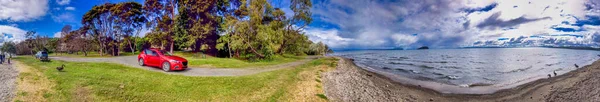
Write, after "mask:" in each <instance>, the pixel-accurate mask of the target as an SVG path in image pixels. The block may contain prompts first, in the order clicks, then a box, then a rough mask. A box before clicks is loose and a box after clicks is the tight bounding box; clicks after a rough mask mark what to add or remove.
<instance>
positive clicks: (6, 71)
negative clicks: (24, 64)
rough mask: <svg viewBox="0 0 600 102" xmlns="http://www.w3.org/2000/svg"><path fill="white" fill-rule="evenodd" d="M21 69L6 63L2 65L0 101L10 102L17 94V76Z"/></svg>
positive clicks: (0, 72)
mask: <svg viewBox="0 0 600 102" xmlns="http://www.w3.org/2000/svg"><path fill="white" fill-rule="evenodd" d="M17 75H19V71H17V69H15V68H14V67H13V66H12V65H8V64H6V63H4V64H1V65H0V102H10V101H12V98H13V97H14V96H15V88H16V84H15V83H16V80H15V79H16V78H17Z"/></svg>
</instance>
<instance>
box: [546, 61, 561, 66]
mask: <svg viewBox="0 0 600 102" xmlns="http://www.w3.org/2000/svg"><path fill="white" fill-rule="evenodd" d="M561 63H562V62H557V63H550V64H546V66H554V65H558V64H561Z"/></svg>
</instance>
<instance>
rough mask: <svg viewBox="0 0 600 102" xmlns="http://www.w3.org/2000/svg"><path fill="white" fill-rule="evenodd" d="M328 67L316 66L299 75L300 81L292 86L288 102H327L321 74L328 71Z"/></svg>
mask: <svg viewBox="0 0 600 102" xmlns="http://www.w3.org/2000/svg"><path fill="white" fill-rule="evenodd" d="M330 69H333V68H330V67H328V66H327V65H320V66H315V68H312V69H311V70H307V71H303V72H301V73H299V74H298V78H299V81H298V82H296V84H294V86H291V87H290V88H291V89H290V92H289V93H288V94H289V97H290V99H289V100H286V101H288V102H327V99H326V97H324V91H323V84H322V83H321V82H322V81H321V80H322V79H321V74H322V73H323V72H325V71H328V70H330Z"/></svg>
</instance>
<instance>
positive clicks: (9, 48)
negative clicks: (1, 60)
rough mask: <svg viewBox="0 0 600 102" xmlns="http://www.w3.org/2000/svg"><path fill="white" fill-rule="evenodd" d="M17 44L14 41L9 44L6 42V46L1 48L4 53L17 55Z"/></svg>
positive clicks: (3, 45)
mask: <svg viewBox="0 0 600 102" xmlns="http://www.w3.org/2000/svg"><path fill="white" fill-rule="evenodd" d="M15 46H16V44H15V43H14V42H12V41H8V42H4V44H2V48H0V49H1V50H2V52H3V53H9V54H16V53H17V47H15Z"/></svg>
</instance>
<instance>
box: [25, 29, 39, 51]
mask: <svg viewBox="0 0 600 102" xmlns="http://www.w3.org/2000/svg"><path fill="white" fill-rule="evenodd" d="M35 37H36V34H35V31H27V33H25V38H27V39H26V40H25V44H26V45H27V48H28V49H29V52H30V53H29V54H31V55H33V50H34V49H35V47H36V45H37V44H36V40H35Z"/></svg>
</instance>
